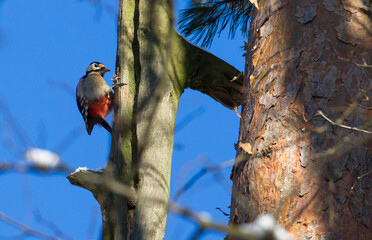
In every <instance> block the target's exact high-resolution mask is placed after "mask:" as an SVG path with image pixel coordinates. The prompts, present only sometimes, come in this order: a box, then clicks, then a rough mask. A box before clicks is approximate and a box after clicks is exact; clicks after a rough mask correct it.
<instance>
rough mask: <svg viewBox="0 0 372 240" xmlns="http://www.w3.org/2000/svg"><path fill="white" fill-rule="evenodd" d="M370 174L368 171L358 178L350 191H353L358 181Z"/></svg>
mask: <svg viewBox="0 0 372 240" xmlns="http://www.w3.org/2000/svg"><path fill="white" fill-rule="evenodd" d="M371 173H372V170H370V171H368V172H366V173H365V174H363V175H361V176H359V177H358V178H357V181H356V182H355V183H354V184H353V186H352V187H351V188H350V191H354V189H355V186H356V185H357V183H358V181H359V180H360V179H362V178H364V177H365V176H367V175H369V174H371Z"/></svg>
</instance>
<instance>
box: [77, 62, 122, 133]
mask: <svg viewBox="0 0 372 240" xmlns="http://www.w3.org/2000/svg"><path fill="white" fill-rule="evenodd" d="M108 71H110V69H108V68H106V66H105V65H103V64H102V63H99V62H92V63H91V64H89V66H88V68H87V70H86V74H85V75H84V76H83V77H82V78H81V79H80V80H79V83H78V85H77V87H76V103H77V105H78V108H79V111H80V113H81V115H82V116H83V118H84V121H85V127H86V129H87V132H88V134H89V135H90V134H91V133H92V130H93V127H94V125H95V124H99V125H101V126H102V127H104V128H105V129H106V130H107V131H108V132H110V133H111V126H110V124H109V123H108V122H107V121H106V120H105V119H104V118H105V117H106V116H107V115H108V114H109V113H110V111H111V110H112V101H113V97H114V93H113V92H112V91H111V90H112V89H113V88H115V87H119V86H122V85H124V84H122V83H117V79H118V78H117V77H114V80H113V81H114V84H113V85H112V86H111V87H109V86H108V85H107V84H106V81H105V80H104V79H103V76H104V75H105V73H106V72H108Z"/></svg>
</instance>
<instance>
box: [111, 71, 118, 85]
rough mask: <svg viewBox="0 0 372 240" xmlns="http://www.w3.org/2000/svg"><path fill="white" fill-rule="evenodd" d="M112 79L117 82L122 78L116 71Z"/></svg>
mask: <svg viewBox="0 0 372 240" xmlns="http://www.w3.org/2000/svg"><path fill="white" fill-rule="evenodd" d="M111 80H112V81H113V82H114V83H117V82H118V81H119V80H120V77H118V75H116V73H115V74H114V76H113V77H112V79H111Z"/></svg>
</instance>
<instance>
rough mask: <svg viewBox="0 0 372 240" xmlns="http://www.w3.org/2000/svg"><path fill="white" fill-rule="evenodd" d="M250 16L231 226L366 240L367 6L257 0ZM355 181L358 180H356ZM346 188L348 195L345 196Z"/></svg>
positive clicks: (371, 27) (371, 155)
mask: <svg viewBox="0 0 372 240" xmlns="http://www.w3.org/2000/svg"><path fill="white" fill-rule="evenodd" d="M259 5H260V10H259V11H257V10H255V11H254V13H253V16H252V22H251V28H250V34H249V42H248V45H247V46H246V47H247V50H248V52H247V57H246V72H245V76H244V87H245V93H244V95H243V105H242V121H241V126H240V135H239V141H240V142H241V143H249V144H250V145H251V146H252V154H248V153H247V152H245V151H244V150H243V149H238V151H237V156H238V157H237V159H239V161H237V162H236V164H235V166H234V170H233V172H232V180H233V193H232V203H231V220H230V222H231V223H242V222H250V221H252V220H253V219H254V218H255V217H256V216H257V215H258V214H261V213H271V214H274V215H275V216H276V218H277V219H278V221H279V222H280V223H282V224H283V225H284V226H285V227H286V228H287V229H288V230H289V231H290V232H291V233H292V234H293V236H294V238H295V239H369V238H370V236H371V233H372V190H371V186H372V173H371V170H372V145H371V143H372V142H371V141H370V137H371V135H368V134H365V133H360V132H356V131H351V130H347V129H344V128H340V127H337V126H334V125H331V124H330V123H329V122H328V121H326V120H325V118H324V117H322V116H320V115H318V114H317V111H318V110H321V111H322V112H323V113H324V114H325V116H327V117H329V118H331V119H333V120H336V119H339V122H340V123H343V124H345V125H348V126H352V127H361V128H364V127H368V125H371V123H370V121H371V117H370V116H371V106H372V102H371V100H370V99H369V98H368V97H371V95H372V94H371V82H372V77H371V75H372V72H371V69H372V68H370V67H367V66H364V67H363V66H359V65H358V64H359V63H363V61H364V60H365V61H366V62H367V63H369V64H372V22H371V16H372V6H371V2H370V1H362V0H324V1H323V0H322V1H320V0H298V1H289V0H288V1H285V0H261V1H259ZM360 176H362V178H360V179H359V178H358V177H360ZM353 187H354V188H353Z"/></svg>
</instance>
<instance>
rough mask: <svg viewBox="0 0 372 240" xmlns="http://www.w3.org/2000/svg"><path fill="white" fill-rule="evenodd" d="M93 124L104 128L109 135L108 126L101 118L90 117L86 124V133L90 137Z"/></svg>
mask: <svg viewBox="0 0 372 240" xmlns="http://www.w3.org/2000/svg"><path fill="white" fill-rule="evenodd" d="M95 124H99V125H101V126H102V127H104V128H105V129H106V130H107V131H108V132H109V133H111V132H112V130H111V126H110V124H109V123H108V122H107V121H106V120H105V119H103V118H100V117H90V118H89V119H88V121H87V123H86V125H85V126H86V128H87V132H88V134H89V135H90V134H91V133H92V130H93V127H94V125H95Z"/></svg>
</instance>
